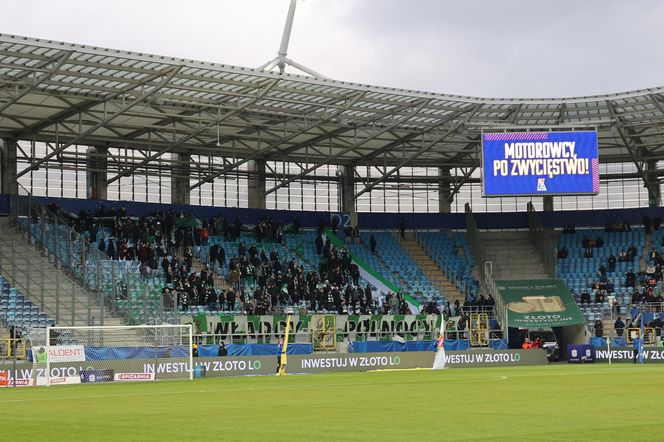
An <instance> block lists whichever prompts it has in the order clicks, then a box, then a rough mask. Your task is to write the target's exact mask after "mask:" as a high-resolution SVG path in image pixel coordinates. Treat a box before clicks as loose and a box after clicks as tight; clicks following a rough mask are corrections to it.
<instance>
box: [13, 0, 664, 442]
mask: <svg viewBox="0 0 664 442" xmlns="http://www.w3.org/2000/svg"><path fill="white" fill-rule="evenodd" d="M297 5H298V3H297V1H296V0H291V1H290V3H288V2H284V5H283V6H284V12H286V8H288V9H287V13H286V24H285V26H284V29H283V35H282V39H281V42H280V46H279V50H278V52H277V56H276V57H275V58H273V59H271V60H269V61H268V62H266V63H265V64H264V65H262V66H260V67H258V68H254V67H241V66H235V65H231V64H219V63H212V62H208V61H196V60H191V59H186V58H178V57H171V56H168V48H167V47H165V48H164V50H163V55H151V54H148V53H144V52H139V51H135V50H132V49H131V47H130V48H122V49H117V48H104V47H98V46H95V45H86V44H79V43H67V42H61V41H54V40H47V39H43V38H36V37H29V36H18V35H13V34H0V147H1V164H0V215H1V216H0V223H1V224H2V225H1V228H0V427H1V428H2V433H0V434H2V436H1V438H2V439H3V440H164V439H165V440H188V439H196V440H203V439H207V440H317V439H318V440H417V439H439V440H477V439H498V440H560V439H565V438H567V439H570V440H607V439H627V440H649V439H654V440H658V439H661V438H662V436H661V427H660V425H661V424H660V423H659V421H660V418H659V415H658V413H657V405H656V404H657V400H659V399H658V398H659V397H661V395H662V394H663V393H664V387H662V382H661V377H662V374H663V373H664V371H663V370H662V367H664V365H661V364H662V363H664V341H663V340H662V338H661V334H662V327H663V326H664V300H663V298H662V287H663V286H664V282H663V270H662V269H663V266H664V254H660V251H663V250H664V226H662V217H664V210H663V208H662V198H661V193H662V191H661V187H662V184H661V176H662V175H664V167H659V166H660V165H662V163H661V162H662V161H664V156H662V149H663V148H664V130H662V128H663V127H664V87H653V88H648V89H640V90H628V91H626V92H617V93H616V92H612V93H607V94H603V95H591V96H570V97H563V98H481V97H476V96H461V95H454V94H444V93H438V92H426V91H420V90H409V89H398V88H392V87H384V86H375V85H370V84H363V83H355V82H347V81H339V80H335V79H330V78H328V77H327V76H325V75H324V72H323V73H319V72H318V71H316V70H313V69H311V68H309V67H307V66H305V65H304V64H301V63H299V62H297V61H295V60H294V59H293V58H289V55H288V45H289V41H290V40H289V39H290V35H291V29H292V28H293V26H294V22H295V23H296V24H297V20H296V19H295V16H296V6H297ZM349 63H350V61H349ZM663 253H664V252H663ZM651 407H654V408H651ZM658 434H659V435H660V436H658Z"/></svg>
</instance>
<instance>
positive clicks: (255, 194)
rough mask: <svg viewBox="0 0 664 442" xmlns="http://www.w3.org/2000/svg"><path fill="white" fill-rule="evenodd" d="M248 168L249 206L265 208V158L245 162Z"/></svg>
mask: <svg viewBox="0 0 664 442" xmlns="http://www.w3.org/2000/svg"><path fill="white" fill-rule="evenodd" d="M247 167H248V169H249V180H248V181H249V182H248V187H249V195H247V196H248V199H249V208H250V209H265V160H251V161H248V162H247Z"/></svg>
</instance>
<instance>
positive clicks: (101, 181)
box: [86, 146, 108, 200]
mask: <svg viewBox="0 0 664 442" xmlns="http://www.w3.org/2000/svg"><path fill="white" fill-rule="evenodd" d="M107 155H108V147H106V146H90V147H88V162H87V163H88V166H87V167H88V171H87V181H88V185H87V195H86V197H87V198H88V199H93V200H107V199H108V186H107V185H106V177H107V175H108V169H107V168H108V156H107Z"/></svg>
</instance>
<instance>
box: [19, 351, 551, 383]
mask: <svg viewBox="0 0 664 442" xmlns="http://www.w3.org/2000/svg"><path fill="white" fill-rule="evenodd" d="M434 356H435V353H434V352H392V353H325V354H312V355H292V356H289V357H288V366H287V369H286V371H287V373H292V374H295V373H326V372H350V371H370V370H403V369H416V368H424V369H430V368H431V367H432V365H433V359H434ZM445 361H446V362H445V365H446V366H447V367H450V368H464V367H501V366H520V365H539V364H546V363H547V360H546V351H545V350H542V349H536V350H472V351H450V352H446V353H445ZM54 365H55V366H53V367H51V376H52V379H54V378H56V377H57V378H63V379H64V378H67V377H71V378H75V377H79V376H80V375H81V374H83V375H84V376H83V379H81V380H82V382H100V381H106V382H110V381H152V380H162V379H182V378H183V376H182V374H183V373H189V371H190V367H189V361H188V359H187V358H165V359H160V360H159V361H158V362H155V360H154V359H126V360H113V361H110V360H106V361H87V362H85V363H84V364H78V363H75V362H68V363H67V362H61V363H56V364H54ZM194 365H202V366H203V367H204V368H205V370H204V371H205V376H207V377H220V376H260V375H274V373H275V369H276V366H277V358H276V357H274V356H229V357H210V358H195V359H194ZM101 371H104V372H105V373H99V374H100V375H101V374H103V375H104V376H105V377H104V376H101V377H100V376H97V374H98V373H97V372H101ZM7 373H8V379H9V383H10V384H11V379H13V377H14V373H13V371H12V370H7ZM16 374H17V376H18V379H19V380H20V382H18V384H19V385H26V386H27V385H34V384H35V382H34V381H35V379H41V378H45V374H46V373H45V369H44V368H43V367H36V366H33V364H31V363H26V362H24V363H21V364H19V366H18V367H17V370H16ZM91 374H94V379H91V378H90V375H91ZM86 376H87V377H86ZM63 383H64V382H63Z"/></svg>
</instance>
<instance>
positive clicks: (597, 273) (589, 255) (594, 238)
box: [558, 226, 646, 325]
mask: <svg viewBox="0 0 664 442" xmlns="http://www.w3.org/2000/svg"><path fill="white" fill-rule="evenodd" d="M621 229H623V230H624V231H607V230H613V229H604V230H602V229H582V230H575V231H574V232H571V233H563V234H562V235H561V236H560V241H559V245H558V250H559V251H560V250H563V249H564V250H565V251H566V253H565V257H564V258H563V257H561V256H560V255H559V257H558V276H559V277H560V278H561V279H563V280H564V281H565V282H566V283H567V285H568V286H569V287H570V290H571V291H572V293H573V294H574V297H575V299H576V300H577V302H578V303H579V305H580V307H581V309H582V311H583V313H584V315H585V317H586V319H587V320H588V323H589V324H591V325H593V324H594V323H595V321H598V320H599V321H605V320H608V319H610V317H611V312H612V309H614V311H615V312H616V313H617V314H622V315H626V314H628V313H629V310H630V306H631V305H632V304H633V301H632V296H633V294H634V292H635V289H636V288H637V287H638V284H636V285H635V284H633V285H627V284H626V283H627V281H626V274H627V273H628V272H629V271H630V270H632V271H633V272H634V274H635V275H637V278H639V279H640V280H641V281H643V278H644V274H643V272H641V270H640V268H641V261H642V258H643V250H644V247H645V246H646V235H645V230H644V229H643V228H640V227H638V228H629V227H627V226H625V227H624V228H622V227H621ZM631 247H633V249H631V250H633V253H630V254H628V251H629V250H630V248H631ZM621 253H624V257H621ZM611 256H613V257H614V258H615V264H614V265H610V264H609V258H610V257H611ZM601 267H603V268H604V271H603V273H604V274H603V275H602V274H601V273H602V272H601V270H600V268H601ZM639 273H640V274H641V276H640V277H639V276H638V274H639Z"/></svg>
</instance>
